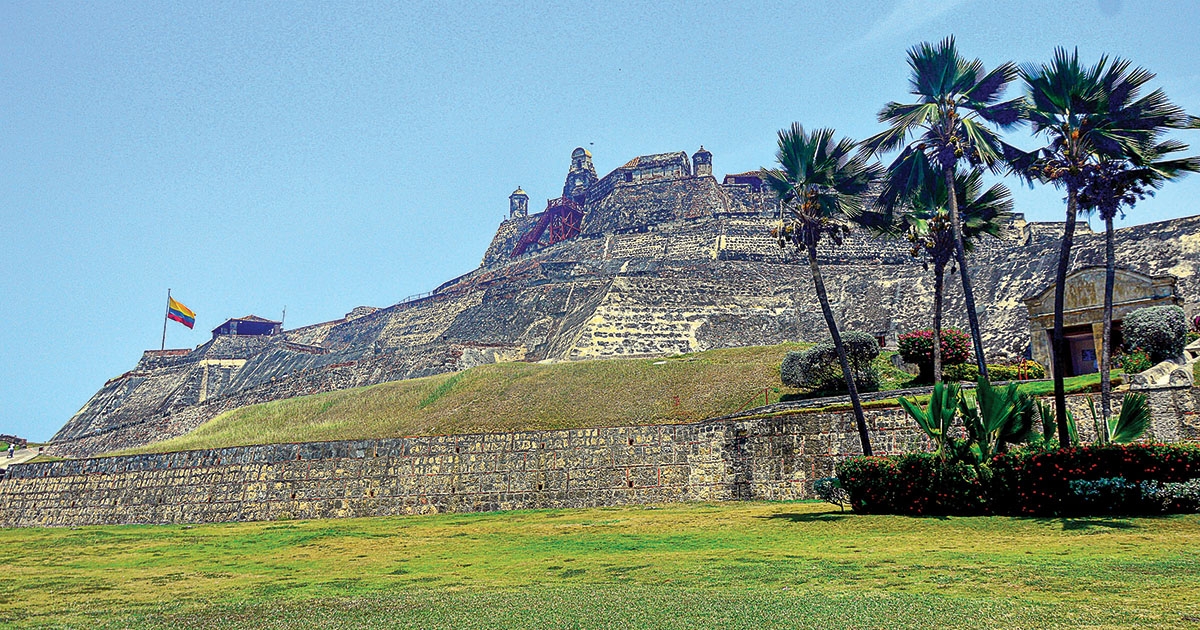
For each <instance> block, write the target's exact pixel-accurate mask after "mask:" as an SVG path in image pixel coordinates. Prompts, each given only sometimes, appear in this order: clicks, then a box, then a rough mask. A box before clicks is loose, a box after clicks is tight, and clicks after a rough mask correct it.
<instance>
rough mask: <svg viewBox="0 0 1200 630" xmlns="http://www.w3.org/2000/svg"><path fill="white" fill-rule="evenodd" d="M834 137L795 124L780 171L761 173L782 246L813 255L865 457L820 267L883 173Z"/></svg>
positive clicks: (866, 440)
mask: <svg viewBox="0 0 1200 630" xmlns="http://www.w3.org/2000/svg"><path fill="white" fill-rule="evenodd" d="M833 136H834V130H833V129H817V130H815V131H813V132H812V133H807V132H805V131H804V128H803V127H801V126H800V124H799V123H792V126H791V128H789V129H783V130H781V131H780V132H779V151H778V153H777V154H776V157H775V159H776V161H777V162H778V163H779V167H778V168H772V169H767V168H764V169H762V173H763V178H764V179H766V181H767V183H768V184H769V185H770V186H771V189H772V190H774V191H775V193H776V194H778V195H779V199H780V201H781V203H780V225H779V227H778V228H777V229H776V236H778V238H779V244H780V245H781V246H785V245H787V244H789V243H790V244H791V245H794V246H796V247H798V248H803V249H804V251H805V252H806V253H807V254H808V266H809V270H810V271H811V272H812V278H813V285H814V286H815V288H816V292H817V299H818V300H820V302H821V312H822V313H823V314H824V315H825V324H826V325H827V326H829V336H830V337H832V338H833V345H834V347H835V348H836V349H837V355H838V361H839V362H840V363H841V366H842V374H843V375H844V376H845V378H846V389H847V390H849V392H850V403H851V405H852V406H853V407H854V419H855V421H856V423H857V424H858V437H859V440H860V441H861V443H862V450H863V454H864V455H871V439H870V436H869V435H868V434H867V422H866V419H865V418H864V417H863V410H862V403H861V402H860V401H859V399H858V387H857V386H856V385H855V383H854V372H853V371H852V370H851V369H850V362H849V361H848V360H847V358H846V348H845V346H844V345H843V344H842V336H841V334H840V333H838V327H837V322H836V321H835V320H834V318H833V309H831V308H830V307H829V294H828V293H826V291H825V280H824V279H823V278H822V276H821V268H820V266H819V265H818V264H817V245H818V244H819V243H820V242H821V241H822V239H826V240H829V241H832V242H833V243H834V244H835V245H840V244H841V242H842V239H843V237H845V236H846V235H847V234H849V233H850V230H851V229H852V227H853V225H854V221H855V219H857V218H858V217H860V216H862V214H863V212H864V211H865V208H866V203H867V199H868V197H869V191H870V188H871V187H872V186H873V185H874V184H875V183H876V182H877V181H878V180H879V178H880V176H881V175H882V171H883V169H882V168H881V167H880V166H879V165H878V164H868V163H867V160H866V158H865V157H864V156H862V155H856V154H855V149H856V148H857V143H855V142H854V141H853V140H850V139H849V138H842V139H841V140H840V141H837V142H834V140H833Z"/></svg>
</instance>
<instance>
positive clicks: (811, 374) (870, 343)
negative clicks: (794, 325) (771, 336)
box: [779, 330, 879, 391]
mask: <svg viewBox="0 0 1200 630" xmlns="http://www.w3.org/2000/svg"><path fill="white" fill-rule="evenodd" d="M842 343H843V344H844V345H845V347H846V360H847V361H849V362H850V369H851V370H853V371H854V383H855V385H857V386H858V389H859V391H874V390H876V389H879V374H878V373H876V371H875V367H874V366H872V365H871V361H874V360H875V357H877V356H879V342H878V341H876V340H875V337H873V336H871V335H868V334H867V333H864V332H858V331H855V330H849V331H846V332H844V333H842ZM779 376H780V378H781V380H782V381H783V384H784V385H787V386H788V387H803V388H807V389H814V390H839V391H840V390H845V389H846V381H845V379H844V377H843V376H842V367H841V362H840V361H839V360H838V355H837V348H835V347H834V346H833V341H832V340H827V341H824V342H821V343H819V344H817V345H815V346H813V347H811V348H809V349H807V350H802V351H800V352H789V353H787V356H785V357H784V358H783V364H782V365H781V366H780V367H779Z"/></svg>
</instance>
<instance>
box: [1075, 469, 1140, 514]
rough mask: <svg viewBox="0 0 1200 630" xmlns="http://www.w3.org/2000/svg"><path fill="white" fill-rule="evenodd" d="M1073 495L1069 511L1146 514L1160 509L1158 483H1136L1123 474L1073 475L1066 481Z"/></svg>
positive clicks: (1079, 512)
mask: <svg viewBox="0 0 1200 630" xmlns="http://www.w3.org/2000/svg"><path fill="white" fill-rule="evenodd" d="M1067 485H1068V487H1069V488H1070V490H1071V498H1070V501H1069V503H1068V508H1067V510H1066V511H1068V512H1071V513H1075V514H1143V513H1152V512H1159V511H1161V505H1162V502H1161V501H1156V500H1154V494H1155V492H1156V491H1158V489H1159V484H1158V483H1156V482H1153V481H1143V482H1141V483H1134V482H1132V481H1128V480H1126V479H1125V478H1124V477H1104V478H1102V479H1072V480H1071V481H1069V482H1067Z"/></svg>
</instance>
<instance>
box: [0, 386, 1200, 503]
mask: <svg viewBox="0 0 1200 630" xmlns="http://www.w3.org/2000/svg"><path fill="white" fill-rule="evenodd" d="M1149 393H1150V395H1151V406H1152V409H1153V411H1154V417H1155V420H1154V423H1153V425H1152V427H1151V434H1152V435H1153V436H1154V437H1155V438H1157V439H1162V440H1179V439H1192V440H1195V439H1200V415H1198V414H1197V412H1198V411H1200V407H1198V402H1200V389H1198V388H1190V389H1189V388H1184V389H1179V388H1175V389H1163V390H1157V391H1152V392H1149ZM1070 404H1071V406H1072V407H1073V408H1074V410H1075V412H1076V415H1077V417H1084V415H1083V414H1084V413H1085V412H1084V410H1083V409H1082V407H1083V405H1084V404H1085V402H1084V400H1083V399H1082V397H1078V396H1076V397H1072V398H1071V402H1070ZM867 421H868V426H869V429H870V432H871V436H872V438H871V439H872V444H873V445H874V447H875V449H876V451H877V452H880V453H884V454H888V453H902V452H909V451H913V450H918V449H923V448H928V447H929V444H928V440H927V439H926V438H925V437H924V436H923V435H922V434H921V433H920V431H919V430H918V429H917V427H916V425H915V424H914V423H913V422H912V421H911V420H910V419H909V418H908V417H907V416H905V414H904V413H903V412H902V411H900V410H899V409H872V410H868V411H867ZM1081 429H1082V430H1083V431H1084V432H1085V433H1086V431H1087V430H1088V427H1086V426H1081ZM1085 437H1088V436H1086V435H1085ZM859 452H861V451H860V448H859V444H858V434H857V431H856V430H855V428H854V421H853V417H852V414H850V413H849V412H840V413H836V412H835V413H807V414H789V415H779V416H775V417H769V418H747V419H739V418H728V419H718V420H711V421H707V422H700V423H694V424H681V425H659V426H636V427H608V428H594V429H574V430H562V431H526V432H519V433H497V434H483V435H449V436H429V437H407V438H395V439H383V440H359V441H343V442H319V443H308V444H271V445H263V446H245V447H232V448H223V449H216V450H208V451H188V452H181V453H168V454H155V455H134V456H121V457H101V458H94V459H82V460H65V461H59V462H47V463H40V464H24V465H17V466H13V467H12V468H11V472H10V473H9V478H7V479H5V480H3V481H2V482H0V527H27V526H81V525H112V524H129V523H212V522H224V521H249V520H278V519H291V518H335V517H358V516H390V515H398V514H422V513H430V512H478V511H491V510H511V509H533V508H576V507H593V506H606V505H631V504H648V503H665V502H676V501H723V500H743V499H747V500H748V499H754V500H794V499H804V498H811V497H812V482H813V481H814V480H815V479H819V478H821V477H826V476H829V475H831V474H832V472H833V467H834V465H835V463H836V462H837V461H839V460H840V459H841V458H843V457H845V456H847V455H854V454H857V453H859Z"/></svg>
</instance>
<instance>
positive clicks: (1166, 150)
mask: <svg viewBox="0 0 1200 630" xmlns="http://www.w3.org/2000/svg"><path fill="white" fill-rule="evenodd" d="M1156 135H1158V134H1156ZM1187 148H1188V145H1186V144H1183V143H1181V142H1177V141H1174V140H1166V141H1164V142H1157V143H1151V144H1149V145H1147V146H1146V147H1144V148H1139V149H1138V151H1137V152H1136V153H1134V154H1131V155H1126V156H1124V157H1122V158H1113V157H1111V156H1101V157H1100V159H1099V161H1098V163H1097V165H1096V168H1095V170H1093V171H1092V172H1091V175H1090V176H1089V177H1088V179H1087V181H1086V182H1085V183H1084V185H1083V188H1082V189H1081V190H1080V191H1079V207H1080V209H1081V210H1083V211H1084V212H1091V211H1096V212H1097V213H1098V214H1099V215H1100V218H1101V219H1103V220H1104V267H1105V274H1104V333H1103V339H1102V340H1101V352H1100V409H1101V414H1102V416H1103V418H1104V421H1105V422H1108V419H1109V417H1110V416H1112V379H1111V376H1110V374H1109V372H1110V370H1111V369H1112V318H1113V285H1114V284H1115V276H1116V252H1115V247H1114V243H1113V241H1114V234H1113V218H1115V217H1116V216H1117V214H1118V213H1120V215H1121V217H1122V218H1124V216H1125V209H1133V206H1134V205H1135V204H1136V203H1137V202H1138V201H1141V200H1142V199H1145V198H1146V196H1148V195H1153V194H1154V191H1155V190H1158V189H1159V188H1162V186H1163V184H1165V183H1166V182H1168V181H1171V180H1173V179H1177V178H1179V177H1182V176H1184V175H1186V174H1187V173H1196V172H1200V157H1197V156H1193V157H1186V158H1174V159H1171V158H1169V157H1168V156H1169V155H1171V154H1172V153H1177V152H1180V151H1186V150H1187ZM1106 426H1107V425H1106Z"/></svg>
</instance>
